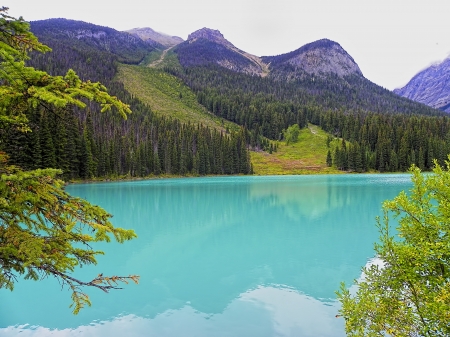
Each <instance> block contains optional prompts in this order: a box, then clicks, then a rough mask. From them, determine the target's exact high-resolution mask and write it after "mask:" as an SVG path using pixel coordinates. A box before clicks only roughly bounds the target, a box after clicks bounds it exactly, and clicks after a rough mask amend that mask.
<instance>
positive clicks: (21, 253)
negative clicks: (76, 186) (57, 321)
mask: <svg viewBox="0 0 450 337" xmlns="http://www.w3.org/2000/svg"><path fill="white" fill-rule="evenodd" d="M7 10H8V9H7V8H5V7H1V8H0V127H1V129H3V128H15V129H16V130H18V131H21V132H27V131H31V127H30V120H31V119H32V118H29V117H28V114H29V113H30V112H31V113H32V114H35V113H36V112H37V111H40V109H42V110H43V111H44V112H45V113H44V114H43V116H45V115H46V114H52V113H55V111H56V110H57V109H63V111H66V113H68V111H69V110H66V109H64V108H66V107H71V106H78V107H81V108H84V107H86V103H84V102H83V100H82V99H83V98H84V99H87V100H90V101H95V102H98V103H99V104H100V105H101V108H102V111H107V110H109V109H111V108H112V107H115V108H116V110H117V111H118V112H119V113H120V114H121V115H122V116H123V117H126V116H127V114H128V113H130V112H131V111H130V109H129V107H128V106H127V105H125V104H123V103H122V102H121V101H119V100H118V99H117V98H116V97H113V96H110V95H109V94H108V92H107V91H106V88H105V87H104V86H103V85H101V84H100V83H92V82H90V81H86V82H83V81H81V80H80V78H79V77H78V76H77V75H76V74H75V72H74V71H72V70H69V71H68V72H67V74H66V75H65V76H51V75H49V74H48V73H46V72H43V71H38V70H36V69H34V68H32V67H26V66H25V63H24V61H25V60H26V59H27V57H28V52H29V51H36V52H48V51H50V49H49V48H48V47H47V46H45V45H43V44H41V43H40V42H39V41H38V40H37V38H36V37H35V36H34V35H33V34H32V33H31V32H30V31H29V24H28V23H26V22H25V21H24V20H23V19H22V18H19V19H16V18H14V17H11V16H9V15H8V14H7ZM37 108H39V109H37ZM32 117H33V119H35V118H34V117H35V116H32ZM42 125H43V127H44V128H45V127H49V125H48V120H47V119H45V118H44V119H43V120H42ZM44 138H45V139H44V140H43V141H41V142H40V143H41V144H42V145H44V146H50V145H49V144H50V143H51V137H49V138H48V137H47V136H45V137H44ZM42 150H44V149H42ZM47 150H48V149H47ZM53 151H54V149H53ZM43 160H45V161H48V162H49V163H51V164H53V162H52V160H53V159H52V155H51V153H50V154H49V155H47V154H45V157H43ZM58 174H61V171H60V170H56V169H54V168H48V169H38V170H34V171H23V170H22V169H20V168H19V167H17V166H12V165H10V164H9V163H8V155H7V154H6V153H4V152H0V267H1V268H0V288H6V289H9V290H13V288H14V284H15V282H16V281H17V277H18V276H19V275H24V276H25V279H31V280H41V279H42V278H45V277H48V276H54V277H56V278H57V279H59V280H60V282H61V283H62V284H63V285H67V286H68V287H69V288H70V290H71V291H72V300H73V304H72V305H73V307H74V309H73V312H74V313H75V314H76V313H78V312H79V310H80V309H81V308H83V307H84V306H85V305H90V300H89V297H88V296H87V294H86V293H84V290H83V289H84V287H86V286H90V287H96V288H99V289H101V290H103V291H106V292H107V291H109V290H110V289H115V288H118V286H117V283H118V282H121V281H124V282H127V281H128V280H132V281H134V282H137V281H138V276H135V275H130V276H127V277H122V276H111V277H107V276H103V275H102V274H99V275H98V276H97V277H96V278H95V279H93V280H91V281H82V280H78V279H76V278H74V277H73V276H71V273H72V272H73V271H74V269H75V268H76V267H77V266H82V265H86V264H87V265H88V264H95V263H96V255H98V254H101V252H99V251H95V250H94V249H93V248H92V245H93V243H94V242H97V241H106V242H109V241H110V240H111V237H114V238H115V239H116V240H117V241H118V242H124V241H126V240H130V239H132V238H134V237H136V234H135V233H134V231H132V230H126V229H121V228H115V227H114V226H113V225H112V224H111V222H110V221H109V218H110V217H111V215H110V214H108V213H107V212H106V211H105V210H103V209H101V208H100V207H97V206H94V205H91V204H90V203H89V202H87V201H86V200H83V199H80V198H75V197H72V196H70V195H69V194H67V193H66V192H65V191H64V189H63V186H64V183H63V182H62V181H61V180H59V179H57V178H56V176H57V175H58ZM85 229H90V230H87V231H86V230H85Z"/></svg>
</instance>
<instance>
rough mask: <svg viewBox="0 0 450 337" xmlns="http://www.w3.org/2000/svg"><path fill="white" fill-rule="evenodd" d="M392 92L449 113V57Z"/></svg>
mask: <svg viewBox="0 0 450 337" xmlns="http://www.w3.org/2000/svg"><path fill="white" fill-rule="evenodd" d="M394 92H395V93H396V94H398V95H401V96H403V97H407V98H409V99H412V100H414V101H417V102H421V103H424V104H426V105H429V106H431V107H433V108H436V109H440V110H443V111H445V112H450V57H449V58H447V59H446V60H444V61H443V62H441V63H439V64H434V65H432V66H430V67H428V68H427V69H425V70H422V71H421V72H419V73H418V74H417V75H415V76H414V77H413V78H412V79H411V80H410V81H409V82H408V84H406V85H405V86H404V87H403V88H401V89H395V90H394Z"/></svg>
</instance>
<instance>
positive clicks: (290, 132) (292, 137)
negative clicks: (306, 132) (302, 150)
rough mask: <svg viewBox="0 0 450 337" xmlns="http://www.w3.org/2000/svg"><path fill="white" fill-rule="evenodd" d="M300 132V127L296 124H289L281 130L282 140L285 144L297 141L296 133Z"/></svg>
mask: <svg viewBox="0 0 450 337" xmlns="http://www.w3.org/2000/svg"><path fill="white" fill-rule="evenodd" d="M299 134H300V128H299V126H298V124H294V125H291V126H290V127H288V128H287V129H286V130H284V131H283V136H284V140H285V141H286V145H289V144H291V143H296V142H297V141H298V135H299Z"/></svg>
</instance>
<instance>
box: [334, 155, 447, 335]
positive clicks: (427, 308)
mask: <svg viewBox="0 0 450 337" xmlns="http://www.w3.org/2000/svg"><path fill="white" fill-rule="evenodd" d="M449 159H450V157H449ZM435 165H436V167H435V168H434V170H433V174H430V175H423V174H421V171H420V169H419V168H417V167H413V168H412V169H411V173H412V181H413V184H414V186H413V188H412V189H411V193H410V195H409V196H408V195H407V194H406V193H405V192H401V193H400V194H399V195H398V196H397V197H396V198H394V199H393V200H391V201H386V202H385V203H384V205H383V209H384V221H383V222H380V221H379V220H378V221H377V223H378V227H379V231H380V242H379V243H377V244H375V251H376V254H377V257H378V258H379V259H380V260H381V264H374V265H372V266H370V267H366V268H364V270H363V272H364V278H363V279H362V280H359V281H356V285H357V287H358V290H357V292H356V294H354V295H353V294H351V293H350V291H349V290H347V289H346V287H345V285H344V284H342V285H341V289H340V292H338V297H339V299H340V301H341V302H342V309H341V315H342V316H343V317H344V318H345V321H346V331H347V333H348V334H349V335H350V336H385V335H393V336H449V334H450V324H449V322H450V225H449V224H450V203H449V196H450V162H449V161H447V162H446V169H444V168H443V167H442V166H440V165H439V164H438V163H437V162H435ZM390 214H392V215H393V216H394V217H399V216H401V217H400V219H399V224H398V227H397V232H398V235H397V236H393V234H392V229H391V225H390V224H389V217H390Z"/></svg>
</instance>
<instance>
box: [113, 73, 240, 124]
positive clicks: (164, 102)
mask: <svg viewBox="0 0 450 337" xmlns="http://www.w3.org/2000/svg"><path fill="white" fill-rule="evenodd" d="M117 80H118V81H120V82H122V83H123V84H124V85H125V88H126V89H127V90H128V91H129V92H130V93H132V94H133V95H135V96H136V97H137V98H139V99H140V100H141V101H142V102H143V103H146V104H148V106H149V107H150V109H152V111H154V112H155V113H157V114H159V115H164V116H167V117H172V118H177V119H179V120H180V121H182V122H184V123H187V122H189V121H190V122H191V123H201V124H203V125H205V126H208V127H211V128H215V129H218V130H225V127H227V126H228V127H229V128H230V130H237V129H238V128H239V127H238V126H237V125H236V124H234V123H231V122H227V121H223V123H222V119H220V118H218V117H216V116H214V115H213V114H211V113H209V112H208V111H207V110H206V109H205V108H204V107H203V106H201V105H200V104H199V103H198V102H197V98H196V96H195V94H194V93H193V92H192V91H191V90H190V89H189V88H188V87H187V86H186V85H184V84H183V83H182V82H181V80H179V79H178V78H176V77H175V76H172V75H170V74H168V73H165V72H164V71H162V70H159V69H153V68H148V67H143V66H132V65H125V64H121V65H119V71H118V74H117Z"/></svg>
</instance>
